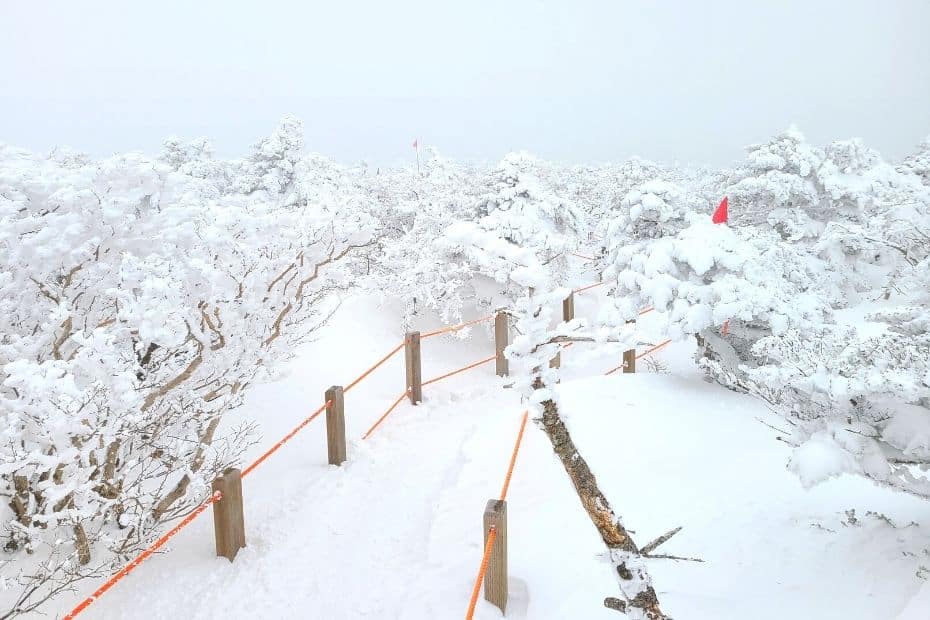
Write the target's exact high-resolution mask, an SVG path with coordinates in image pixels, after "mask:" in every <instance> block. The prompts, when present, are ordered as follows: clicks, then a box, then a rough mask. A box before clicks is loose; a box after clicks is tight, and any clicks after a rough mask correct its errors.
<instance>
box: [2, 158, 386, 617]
mask: <svg viewBox="0 0 930 620" xmlns="http://www.w3.org/2000/svg"><path fill="white" fill-rule="evenodd" d="M176 163H177V162H176ZM179 165H180V166H181V167H183V165H184V163H183V162H181V163H180V164H179ZM202 181H203V180H201V179H196V178H193V177H191V176H187V175H185V174H184V173H182V172H179V171H178V170H176V169H175V168H174V167H173V166H172V165H169V164H167V163H162V162H159V161H155V160H150V159H147V158H145V157H144V156H141V155H124V156H115V157H111V158H109V159H106V160H103V161H100V162H90V161H89V162H87V163H84V164H82V165H69V166H62V165H59V164H58V163H57V162H56V161H55V160H53V159H43V158H38V157H35V156H32V155H31V154H28V153H24V152H21V151H15V150H12V149H8V148H3V149H2V150H0V264H2V265H3V267H4V268H3V271H2V274H0V314H2V318H0V418H2V420H3V424H2V427H3V431H2V432H3V433H4V436H5V440H4V441H3V442H2V445H0V493H2V494H3V495H4V496H5V497H7V498H9V500H8V502H7V503H5V504H4V505H3V506H2V507H0V535H2V536H3V538H4V541H5V542H4V548H5V551H6V554H7V555H6V557H5V558H4V559H3V564H4V566H3V575H4V578H5V579H6V580H7V584H8V585H11V584H19V586H20V587H21V590H20V596H19V599H18V600H17V601H16V602H15V604H14V606H13V608H12V609H11V610H9V611H10V613H12V614H14V615H15V614H16V613H23V612H26V611H29V610H32V609H35V608H36V607H37V606H38V605H40V604H41V603H42V602H43V601H44V600H45V599H46V598H47V597H49V596H52V595H54V594H56V593H57V592H60V591H62V590H64V589H68V588H69V587H70V585H71V584H72V583H73V582H74V581H75V580H77V579H80V578H83V577H87V576H95V575H100V574H103V573H105V572H109V570H110V569H111V567H112V566H113V564H114V563H118V562H119V560H120V559H121V558H125V557H127V555H131V554H132V553H133V552H134V551H135V550H137V549H138V548H140V546H143V545H145V544H146V543H147V542H148V541H149V540H151V538H152V536H153V535H154V534H155V533H156V532H157V528H158V527H159V526H160V524H162V523H164V522H165V521H167V520H170V519H172V518H175V517H177V516H180V515H183V514H185V513H186V512H189V511H190V510H191V509H192V508H193V507H194V506H196V505H197V504H198V503H200V502H201V501H202V500H203V499H204V497H205V496H206V495H208V491H207V490H208V488H209V484H210V482H211V480H212V479H213V478H214V477H215V476H216V475H217V474H218V473H219V472H221V471H222V470H223V469H225V468H226V467H228V466H231V465H233V464H235V463H236V462H237V461H238V459H239V457H240V455H241V454H242V451H243V449H244V448H245V447H246V446H247V445H248V444H249V442H250V441H251V438H252V437H253V436H254V433H253V429H252V428H250V427H247V426H246V427H237V428H229V429H227V430H225V431H223V432H220V429H221V424H220V423H221V420H222V419H223V416H224V414H225V413H227V412H228V411H230V410H231V409H232V408H234V407H236V406H237V405H238V404H240V403H241V400H242V397H243V394H244V393H245V391H246V390H247V388H248V387H249V386H250V385H251V384H252V383H254V382H256V381H260V380H263V379H265V378H267V377H269V376H271V375H272V374H273V373H274V371H275V365H276V364H277V363H278V362H279V361H280V360H283V359H286V358H287V356H288V355H289V354H290V351H291V350H292V348H293V346H294V344H295V343H296V342H298V341H300V340H301V339H303V338H305V337H306V336H307V335H308V334H310V333H312V332H313V331H314V330H315V329H317V328H319V326H320V325H321V324H322V323H323V322H324V321H325V320H326V318H327V317H328V316H329V315H330V313H331V312H332V310H333V308H334V307H335V304H334V303H333V301H334V300H333V299H332V291H333V290H336V289H338V288H341V287H342V286H344V284H343V282H344V277H345V276H344V274H343V270H342V269H341V265H342V264H344V261H343V260H342V258H343V257H344V256H346V255H347V253H349V252H350V251H351V250H352V249H353V248H354V247H356V246H358V245H361V244H364V243H366V242H367V240H368V239H369V238H370V235H371V226H370V225H369V218H368V216H367V215H366V214H364V213H360V212H352V211H346V210H344V209H340V208H339V207H338V205H336V206H332V205H321V204H313V203H309V202H303V203H300V204H299V205H296V206H299V208H295V205H294V204H293V202H289V203H282V201H281V200H280V199H277V198H273V197H261V198H257V197H255V196H241V195H227V196H224V197H222V199H219V200H213V199H205V198H204V194H203V193H202V192H201V191H199V189H198V188H199V187H201V185H202Z"/></svg>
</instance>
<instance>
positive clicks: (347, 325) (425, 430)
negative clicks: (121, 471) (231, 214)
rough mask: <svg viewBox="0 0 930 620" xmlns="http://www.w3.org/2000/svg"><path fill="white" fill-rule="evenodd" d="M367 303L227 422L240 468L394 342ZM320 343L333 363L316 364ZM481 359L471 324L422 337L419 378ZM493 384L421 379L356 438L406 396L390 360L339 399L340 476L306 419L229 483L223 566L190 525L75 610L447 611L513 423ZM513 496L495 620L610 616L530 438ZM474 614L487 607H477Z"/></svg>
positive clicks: (476, 379) (465, 591) (577, 525)
mask: <svg viewBox="0 0 930 620" xmlns="http://www.w3.org/2000/svg"><path fill="white" fill-rule="evenodd" d="M372 306H373V304H372V303H371V302H370V301H367V300H366V301H364V302H361V303H355V302H350V303H349V304H347V307H346V308H344V310H343V312H342V314H341V315H340V317H339V318H338V319H337V322H336V323H335V324H334V325H332V326H331V328H330V329H328V330H327V334H333V335H327V336H325V337H323V338H321V339H320V341H318V342H316V343H313V344H311V345H309V346H308V347H306V350H305V351H303V352H302V353H301V354H300V355H299V356H298V359H296V360H294V362H293V363H292V364H291V367H292V370H291V372H290V373H289V375H288V376H286V377H285V378H283V380H281V381H277V382H275V383H271V384H267V385H262V386H258V387H257V388H256V389H255V390H254V391H253V392H252V394H251V395H250V396H249V398H248V402H247V404H246V406H245V407H244V408H243V411H242V412H240V413H239V414H238V416H237V417H239V418H241V419H253V418H254V419H257V420H258V421H259V422H261V424H262V428H263V431H264V432H263V434H264V438H263V441H262V442H261V444H260V445H258V446H255V447H254V448H253V450H252V451H251V452H252V453H251V455H250V456H249V457H248V458H247V459H246V461H247V462H248V461H249V460H250V459H251V458H252V457H254V456H255V455H257V454H259V453H260V452H261V451H262V450H263V449H266V448H267V447H268V446H269V445H271V444H272V443H273V442H274V441H275V440H276V439H277V438H278V437H279V436H281V435H283V434H284V433H286V432H287V431H288V430H290V428H291V427H293V426H294V425H295V424H296V423H297V422H298V421H299V420H300V417H301V416H304V415H306V413H307V412H308V411H309V410H312V409H313V408H314V407H315V406H316V405H317V404H318V403H319V402H320V400H321V398H322V393H323V391H324V390H325V389H326V388H327V387H328V386H329V385H330V384H331V383H333V382H334V381H333V378H338V379H342V380H343V381H344V382H345V381H347V380H348V379H350V378H351V377H353V376H355V375H357V374H358V373H359V372H360V371H361V370H362V369H363V368H364V366H365V364H366V363H370V362H371V361H374V360H376V359H377V358H378V357H380V356H381V355H383V353H384V352H385V351H387V350H390V348H391V347H392V346H393V345H394V344H396V341H397V339H399V338H401V335H400V332H399V330H397V329H396V327H395V326H393V325H391V324H390V323H391V319H390V317H391V316H392V313H391V311H390V309H377V308H373V307H372ZM395 316H396V315H395ZM359 326H364V327H363V328H362V329H359ZM432 327H435V326H434V325H424V326H423V329H430V328H432ZM335 334H338V335H339V338H338V339H337V338H336V337H335ZM334 347H337V348H339V349H341V350H343V351H345V353H344V354H343V355H342V356H340V357H336V358H331V357H329V358H327V357H323V356H322V355H321V353H322V352H330V351H332V350H333V348H334ZM490 348H491V344H490V341H489V340H488V338H487V337H486V335H485V334H484V333H482V332H480V331H476V332H475V333H474V335H473V337H472V338H471V339H469V340H466V341H456V340H450V339H442V338H436V339H432V340H430V341H428V342H426V343H424V379H426V378H430V377H432V376H436V375H439V374H442V373H444V372H447V371H449V370H453V369H455V368H458V367H462V366H464V365H465V364H467V363H470V362H473V361H475V360H476V359H480V358H482V357H485V356H487V354H488V351H489V349H490ZM502 384H503V382H502V381H501V380H500V379H498V378H497V377H494V376H493V365H485V366H483V367H480V368H477V369H474V370H471V371H468V372H467V373H463V374H462V375H458V376H456V377H452V378H450V379H448V380H445V381H442V382H441V383H438V384H435V385H431V386H428V388H427V389H426V390H425V394H424V396H425V399H426V400H425V402H424V403H423V404H422V405H420V406H418V407H413V406H411V405H410V404H409V403H408V402H406V401H404V402H403V403H402V404H401V405H400V406H399V407H398V409H396V410H395V411H394V413H392V414H391V416H389V417H388V418H387V420H386V421H385V422H384V423H383V424H382V426H381V427H379V428H378V430H377V431H376V432H375V433H374V434H373V435H372V437H371V438H370V439H369V440H365V441H363V440H361V439H360V437H361V435H362V434H363V433H364V431H365V430H366V429H367V428H368V427H369V426H370V425H371V424H372V423H373V422H374V421H375V420H376V419H377V418H378V417H379V416H380V415H381V414H382V413H383V412H384V410H385V408H386V407H387V405H388V404H389V403H390V402H391V401H392V400H393V399H394V397H396V395H397V393H398V392H399V391H400V390H401V389H402V388H403V358H402V355H401V356H397V357H395V358H394V359H393V360H392V361H391V362H389V363H388V364H386V365H385V366H384V367H383V368H381V369H379V370H378V371H376V373H375V374H373V375H372V377H371V378H370V379H369V380H366V381H364V382H363V383H361V384H359V386H358V387H357V388H356V389H355V390H353V391H352V393H351V394H350V395H348V396H347V398H346V418H347V437H349V446H348V461H347V463H346V464H345V465H344V466H343V467H341V468H337V467H332V466H329V465H327V464H326V448H325V424H324V423H323V420H322V418H320V419H319V420H317V421H315V422H314V423H313V424H311V425H310V426H309V427H308V428H307V429H305V431H303V432H302V433H300V434H299V435H298V436H297V437H295V439H294V440H292V441H291V442H290V443H289V444H287V445H286V446H285V447H284V448H282V450H281V451H279V452H278V453H276V454H275V455H274V456H272V457H271V458H270V459H269V460H267V461H266V462H265V463H264V464H263V465H262V466H261V467H259V468H258V469H257V470H256V471H255V473H254V474H252V475H251V476H249V477H248V478H247V479H245V480H244V482H243V494H244V501H245V519H246V535H247V540H248V547H247V548H246V549H244V550H242V551H241V552H240V554H239V555H238V557H237V558H236V561H235V563H232V564H230V563H229V562H227V561H226V560H224V559H216V558H215V557H214V550H213V541H212V521H211V517H210V516H209V515H204V516H203V517H201V518H200V519H198V520H197V521H195V522H194V523H193V524H192V525H191V526H190V527H189V528H187V529H186V530H185V531H184V532H183V533H181V534H180V535H179V536H178V537H177V538H176V539H174V541H172V543H171V545H170V547H171V549H172V550H171V552H170V553H169V554H165V555H160V556H157V557H154V558H152V559H151V560H149V561H148V562H146V563H145V564H144V565H143V566H142V567H141V568H139V569H138V570H137V571H136V572H134V573H133V574H132V575H130V576H129V577H128V578H127V579H125V580H123V581H122V582H121V583H120V584H119V585H118V586H117V587H116V588H114V589H113V590H112V591H111V592H109V593H107V595H106V596H104V597H103V598H102V599H101V600H100V601H98V602H97V603H95V604H94V605H93V607H92V608H91V609H90V610H89V612H88V613H87V615H86V616H85V617H88V618H101V619H115V618H127V617H134V618H152V619H161V618H164V619H168V618H177V617H179V616H182V615H183V616H184V617H186V618H190V619H192V620H193V619H203V620H207V619H211V618H219V617H224V618H227V617H228V618H299V617H320V618H327V619H330V618H331V619H334V620H338V619H342V618H345V619H349V618H368V617H370V618H398V619H401V618H404V619H406V618H411V619H419V618H424V619H425V618H457V617H460V616H461V615H463V614H464V610H465V608H466V607H467V603H468V596H469V595H470V593H471V587H472V584H473V580H474V577H475V572H476V571H477V568H478V564H479V562H480V558H481V552H482V544H481V543H482V539H481V537H482V532H481V515H482V512H483V510H484V504H485V502H486V501H487V500H488V499H491V498H494V497H496V496H497V494H498V493H499V491H500V485H501V483H502V481H503V476H504V473H505V470H506V466H507V463H508V460H509V457H510V451H511V450H512V448H513V441H514V439H515V435H516V432H517V428H518V424H519V419H520V415H521V414H522V408H521V406H520V403H519V400H518V398H517V396H516V395H515V394H514V393H513V392H512V390H509V389H504V388H503V385H502ZM511 497H512V498H513V500H514V501H513V502H512V504H511V508H510V523H511V536H510V550H511V551H510V553H511V562H510V565H511V575H512V579H511V581H512V583H511V602H510V606H509V608H508V618H517V619H519V618H553V619H555V618H564V617H567V616H569V615H573V614H575V613H577V612H578V611H579V610H583V611H584V617H587V618H598V617H604V618H609V617H612V613H611V612H609V611H608V610H606V609H604V608H603V607H602V606H601V604H600V599H599V598H597V596H591V595H590V589H591V587H592V584H594V585H595V586H597V587H599V588H600V589H601V590H602V591H603V595H609V594H610V593H611V591H612V589H613V587H614V585H613V582H612V579H611V576H610V574H609V573H608V571H607V569H606V565H604V564H602V563H601V562H600V561H599V560H598V556H599V554H600V553H601V552H602V546H601V543H600V541H599V539H598V537H597V534H596V532H595V531H594V529H593V528H592V527H590V524H589V523H588V522H587V518H586V516H585V515H584V514H583V512H582V511H581V510H579V509H577V506H576V504H577V498H576V497H575V495H574V491H573V490H572V488H571V485H570V483H569V482H568V480H567V478H566V477H565V476H564V473H563V472H562V470H561V466H560V465H559V463H558V461H557V460H556V459H555V458H554V457H553V455H552V450H551V446H550V445H549V443H548V440H547V439H546V438H545V436H544V435H542V433H541V432H540V431H538V430H537V429H535V428H528V432H527V436H526V438H525V440H524V444H523V447H522V448H521V453H520V458H519V460H518V463H517V467H516V473H515V477H514V480H513V482H512V485H511ZM541 541H545V544H541ZM530 584H532V585H530ZM537 588H538V591H537ZM88 589H89V588H88ZM529 590H533V593H532V595H531V594H530V593H529ZM531 597H532V598H531ZM64 607H65V606H64V605H63V606H62V610H64ZM476 617H477V618H494V617H500V614H499V612H498V611H497V610H496V608H493V607H491V606H489V605H486V604H485V603H484V602H483V601H482V602H481V604H480V605H479V608H478V613H477V614H476Z"/></svg>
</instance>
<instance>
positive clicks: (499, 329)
mask: <svg viewBox="0 0 930 620" xmlns="http://www.w3.org/2000/svg"><path fill="white" fill-rule="evenodd" d="M509 343H510V325H509V317H508V316H507V314H506V313H504V312H502V311H498V312H497V314H495V315H494V350H495V351H496V352H497V376H498V377H506V376H507V375H508V374H509V373H510V363H509V360H508V359H507V358H506V357H505V356H504V349H506V348H507V345H508V344H509Z"/></svg>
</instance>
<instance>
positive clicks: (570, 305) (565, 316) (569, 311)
mask: <svg viewBox="0 0 930 620" xmlns="http://www.w3.org/2000/svg"><path fill="white" fill-rule="evenodd" d="M574 318H575V293H569V294H568V297H566V298H565V299H563V300H562V320H563V321H565V322H566V323H568V322H569V321H571V320H572V319H574ZM561 367H562V352H561V351H559V352H558V353H556V354H555V357H553V358H552V359H551V360H549V368H561Z"/></svg>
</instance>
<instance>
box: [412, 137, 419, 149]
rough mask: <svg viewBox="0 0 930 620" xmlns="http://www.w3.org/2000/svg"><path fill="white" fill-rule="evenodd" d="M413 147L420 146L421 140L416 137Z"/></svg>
mask: <svg viewBox="0 0 930 620" xmlns="http://www.w3.org/2000/svg"><path fill="white" fill-rule="evenodd" d="M413 148H415V149H418V148H420V143H419V141H418V139H417V138H414V139H413Z"/></svg>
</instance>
